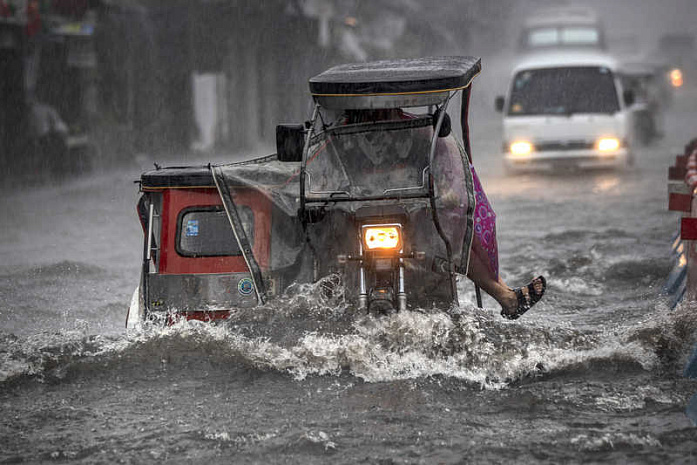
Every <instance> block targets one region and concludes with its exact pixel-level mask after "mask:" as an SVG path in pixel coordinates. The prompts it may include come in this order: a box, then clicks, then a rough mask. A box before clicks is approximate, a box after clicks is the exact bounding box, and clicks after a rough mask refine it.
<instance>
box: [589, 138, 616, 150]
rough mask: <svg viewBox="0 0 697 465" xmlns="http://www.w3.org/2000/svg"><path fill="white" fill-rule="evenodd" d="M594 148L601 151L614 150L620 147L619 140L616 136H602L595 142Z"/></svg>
mask: <svg viewBox="0 0 697 465" xmlns="http://www.w3.org/2000/svg"><path fill="white" fill-rule="evenodd" d="M595 145H596V148H597V149H598V151H599V152H602V153H611V152H616V151H617V150H619V148H620V140H619V139H618V138H616V137H603V138H600V139H598V142H596V144H595Z"/></svg>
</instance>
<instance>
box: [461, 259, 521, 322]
mask: <svg viewBox="0 0 697 465" xmlns="http://www.w3.org/2000/svg"><path fill="white" fill-rule="evenodd" d="M467 277H468V278H469V279H471V280H472V281H473V282H474V283H475V284H476V285H477V286H479V287H480V288H482V290H483V291H484V292H486V293H487V294H489V295H490V296H491V297H493V298H494V299H496V301H497V302H498V303H499V304H500V305H501V307H503V308H504V309H505V310H509V309H510V310H515V308H516V307H517V306H518V300H517V298H516V295H515V292H514V291H513V289H511V288H510V287H508V286H507V285H506V283H505V282H504V281H503V279H501V278H500V277H498V279H497V278H495V277H494V276H493V275H492V273H491V271H490V269H489V265H488V264H487V263H486V262H484V261H483V260H482V259H481V258H480V256H479V254H477V253H476V251H475V250H472V251H471V253H470V262H469V267H468V269H467Z"/></svg>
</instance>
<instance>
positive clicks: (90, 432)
mask: <svg viewBox="0 0 697 465" xmlns="http://www.w3.org/2000/svg"><path fill="white" fill-rule="evenodd" d="M696 104H697V95H694V94H688V95H686V96H685V98H684V99H679V100H677V101H676V105H675V106H674V108H673V110H672V113H671V114H670V115H668V118H667V121H666V137H665V138H664V140H663V141H661V142H659V143H657V144H655V145H654V146H652V147H648V148H646V149H641V150H640V151H639V153H638V163H637V167H636V168H635V169H632V170H629V171H626V172H595V173H583V174H573V175H570V174H566V175H564V174H557V175H523V176H518V177H504V176H502V175H501V174H500V168H501V164H500V160H499V158H498V157H497V156H496V155H495V153H496V150H497V149H498V147H500V141H499V139H498V137H499V136H498V131H499V130H500V128H499V126H498V121H497V119H496V117H495V115H493V114H490V113H488V110H486V108H484V106H481V107H479V108H478V107H475V108H474V109H473V114H472V118H473V124H472V130H473V138H474V140H475V145H474V151H475V157H476V158H475V162H476V163H475V164H476V165H477V167H478V170H479V172H480V175H481V178H482V181H483V183H484V185H485V188H486V190H487V194H488V195H489V198H490V200H491V202H492V204H493V207H494V208H495V210H496V211H497V214H498V226H497V227H498V235H499V247H500V255H501V257H500V261H501V268H502V272H503V276H504V278H505V279H506V281H507V282H509V284H511V285H521V284H523V283H525V282H527V281H528V280H529V279H530V278H531V277H533V276H535V275H537V274H545V275H546V276H547V277H548V282H549V289H548V294H547V296H546V297H545V299H544V300H543V301H542V302H541V303H540V304H538V305H537V306H536V307H535V308H534V309H533V310H532V311H530V312H529V313H528V314H527V315H526V316H525V317H524V318H522V319H521V320H518V321H515V322H509V321H504V320H503V319H501V317H500V316H499V314H498V309H497V308H496V305H495V304H494V302H493V301H492V300H489V299H486V300H485V308H484V309H482V310H479V309H476V308H475V307H474V305H473V304H472V301H473V300H474V299H473V289H472V286H471V284H470V283H468V282H466V281H465V280H463V281H462V282H461V283H460V288H461V297H462V299H461V300H462V301H463V302H464V303H463V310H464V311H463V314H462V316H461V317H460V318H456V319H455V320H453V319H451V318H450V317H448V316H446V315H445V314H444V313H442V312H437V311H424V312H405V313H403V314H399V315H393V316H390V317H386V318H383V319H380V320H374V319H372V318H368V317H364V316H356V315H354V314H352V313H351V312H350V311H349V310H348V309H347V307H346V305H344V303H343V302H342V301H340V300H338V301H334V302H329V303H327V302H322V301H320V300H319V299H318V298H317V292H316V290H315V289H314V288H313V287H312V286H306V287H302V288H298V289H295V291H294V292H293V293H290V294H289V295H288V296H286V297H285V298H284V300H283V301H282V302H277V303H274V304H271V305H269V306H267V307H265V308H261V309H256V310H254V311H244V312H239V313H237V314H235V315H233V317H232V318H231V320H230V321H229V322H227V323H226V324H224V325H219V326H212V327H211V326H208V325H204V324H196V323H188V324H181V325H179V326H175V327H172V328H167V329H164V330H163V329H158V328H149V329H146V330H144V331H142V332H137V333H136V332H128V333H127V332H126V331H125V330H124V329H123V323H124V320H125V313H126V305H127V303H128V301H129V299H130V295H131V293H132V291H133V289H134V287H135V286H136V284H137V282H138V273H139V262H140V251H141V245H140V241H141V232H140V226H139V225H138V223H137V219H136V215H135V201H136V197H137V193H136V186H135V185H134V184H133V183H132V181H133V180H135V179H137V177H138V174H139V171H140V168H130V169H123V170H120V171H118V172H110V173H104V172H102V173H97V174H95V176H93V177H89V178H83V179H78V180H74V181H71V182H68V183H65V184H62V185H59V186H49V187H40V188H34V189H22V190H20V191H5V192H3V196H2V199H0V209H1V210H0V211H2V218H3V222H2V226H0V227H1V228H2V230H1V231H0V232H1V234H0V257H1V260H0V325H1V326H0V327H1V330H0V411H1V412H2V415H0V417H1V418H0V462H3V463H22V462H28V463H36V462H52V461H70V462H73V463H161V462H163V461H167V462H168V463H200V462H204V461H207V462H209V463H230V462H234V463H269V462H273V463H327V462H333V463H336V464H344V463H346V464H348V463H380V464H389V463H398V464H402V463H463V462H473V463H480V462H489V463H511V462H516V463H561V462H564V463H588V462H605V463H694V462H695V461H697V430H696V429H695V428H693V427H692V426H691V425H690V423H689V421H688V419H687V418H686V417H685V415H684V413H683V412H684V408H685V405H686V403H687V401H688V399H689V398H690V396H691V395H692V394H693V393H694V392H695V391H697V383H695V382H694V381H690V380H686V379H684V378H682V377H681V370H682V368H683V365H684V362H685V357H686V355H687V353H688V350H689V347H690V344H691V343H692V338H693V337H694V334H695V329H697V308H694V307H690V306H688V305H684V306H682V307H680V308H678V309H677V310H676V311H672V312H671V311H670V310H669V309H668V307H667V303H666V299H665V298H664V297H661V296H660V295H659V291H660V288H661V285H662V284H663V282H664V280H665V277H666V275H667V273H668V272H669V270H670V266H671V263H670V260H669V253H670V243H671V236H672V234H673V232H674V230H675V224H676V221H677V217H676V216H675V215H674V214H672V213H670V212H668V211H667V205H666V203H667V202H666V187H665V186H666V171H667V166H668V165H669V164H670V162H671V160H672V158H673V156H674V154H675V153H677V149H680V148H681V147H682V145H684V144H685V143H686V142H687V141H688V140H689V139H690V138H691V137H692V136H693V135H695V134H692V132H691V131H693V128H694V127H695V125H694V124H693V123H694V121H695V120H697V118H696V116H697V115H695V113H694V111H693V109H694V108H697V105H696ZM478 112H479V113H478ZM477 118H478V119H477ZM146 167H147V166H143V167H142V168H146Z"/></svg>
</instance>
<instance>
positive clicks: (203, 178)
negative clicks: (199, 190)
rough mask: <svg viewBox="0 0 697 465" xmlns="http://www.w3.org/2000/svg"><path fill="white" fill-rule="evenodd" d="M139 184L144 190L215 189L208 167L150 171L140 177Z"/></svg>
mask: <svg viewBox="0 0 697 465" xmlns="http://www.w3.org/2000/svg"><path fill="white" fill-rule="evenodd" d="M140 182H141V185H142V187H144V188H173V187H215V183H214V182H213V176H211V170H210V169H209V168H208V166H189V167H171V168H161V169H156V170H150V171H146V172H144V173H143V174H141V175H140Z"/></svg>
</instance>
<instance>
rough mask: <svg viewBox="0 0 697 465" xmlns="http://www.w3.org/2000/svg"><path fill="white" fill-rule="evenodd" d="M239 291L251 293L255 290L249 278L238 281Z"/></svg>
mask: <svg viewBox="0 0 697 465" xmlns="http://www.w3.org/2000/svg"><path fill="white" fill-rule="evenodd" d="M237 291H238V292H239V293H240V294H242V295H249V294H251V293H252V292H254V285H253V284H252V280H251V279H249V278H242V279H240V281H239V282H238V283H237Z"/></svg>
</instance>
